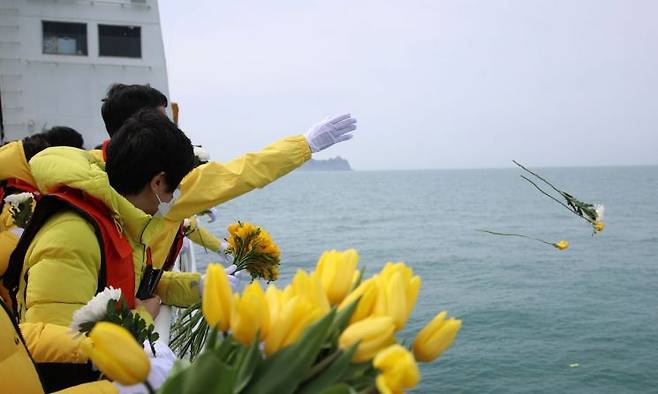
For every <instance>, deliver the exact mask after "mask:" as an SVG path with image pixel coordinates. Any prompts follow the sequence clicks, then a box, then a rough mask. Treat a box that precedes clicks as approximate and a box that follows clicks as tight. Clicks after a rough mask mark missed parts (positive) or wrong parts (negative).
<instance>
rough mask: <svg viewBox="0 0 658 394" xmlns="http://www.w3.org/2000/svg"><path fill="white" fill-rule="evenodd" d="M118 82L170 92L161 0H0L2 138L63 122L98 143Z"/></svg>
mask: <svg viewBox="0 0 658 394" xmlns="http://www.w3.org/2000/svg"><path fill="white" fill-rule="evenodd" d="M116 82H121V83H135V84H145V83H148V84H150V85H151V86H153V87H154V88H156V89H158V90H160V91H161V92H163V93H164V94H165V95H167V96H168V95H169V88H168V84H167V68H166V62H165V54H164V45H163V42H162V32H161V29H160V15H159V10H158V3H157V1H156V0H67V1H57V0H0V143H3V142H5V141H10V140H15V139H20V138H23V137H26V136H28V135H31V134H34V133H38V132H40V131H41V130H42V129H43V128H46V127H51V126H55V125H61V126H68V127H72V128H74V129H76V130H77V131H78V132H80V133H81V134H82V135H83V137H84V139H85V145H86V146H87V147H88V148H91V147H94V146H95V145H97V144H99V143H101V142H102V141H103V140H105V139H106V138H107V134H106V132H105V127H104V125H103V121H102V118H101V116H100V106H101V99H102V98H103V97H104V96H105V93H106V91H107V89H108V87H109V86H110V84H112V83H116Z"/></svg>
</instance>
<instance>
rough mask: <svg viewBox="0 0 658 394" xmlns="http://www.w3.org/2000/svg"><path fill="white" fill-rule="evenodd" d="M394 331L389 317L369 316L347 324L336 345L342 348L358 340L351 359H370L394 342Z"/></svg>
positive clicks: (360, 360)
mask: <svg viewBox="0 0 658 394" xmlns="http://www.w3.org/2000/svg"><path fill="white" fill-rule="evenodd" d="M394 331H395V325H394V324H393V319H391V317H389V316H379V317H369V318H367V319H364V320H361V321H359V322H356V323H354V324H351V325H349V326H348V327H347V328H346V329H345V331H343V333H342V334H341V335H340V337H339V338H338V346H339V347H340V348H341V349H343V350H344V349H347V348H349V347H350V346H352V345H354V344H355V343H357V342H359V345H358V347H357V350H356V353H354V357H352V361H353V362H355V363H361V362H364V361H368V360H371V359H372V358H373V357H374V356H375V355H376V354H377V353H378V352H379V351H380V350H382V349H383V348H385V347H387V346H389V345H391V344H393V343H395V339H394V338H393V332H394Z"/></svg>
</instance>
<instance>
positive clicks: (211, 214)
mask: <svg viewBox="0 0 658 394" xmlns="http://www.w3.org/2000/svg"><path fill="white" fill-rule="evenodd" d="M206 215H208V223H213V222H214V221H215V220H217V208H214V207H213V208H210V209H209V210H208V212H206Z"/></svg>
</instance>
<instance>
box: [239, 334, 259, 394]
mask: <svg viewBox="0 0 658 394" xmlns="http://www.w3.org/2000/svg"><path fill="white" fill-rule="evenodd" d="M259 338H260V332H259V333H258V334H257V335H256V336H255V337H254V340H253V342H252V344H251V346H250V347H249V350H247V351H246V352H243V353H242V358H241V360H240V362H239V363H238V376H237V379H236V385H235V391H234V392H235V393H239V392H241V391H242V389H244V388H245V387H246V386H247V384H249V381H250V380H251V377H252V376H253V374H254V371H255V370H256V367H257V366H258V364H259V363H260V362H261V360H262V357H261V354H260V341H259Z"/></svg>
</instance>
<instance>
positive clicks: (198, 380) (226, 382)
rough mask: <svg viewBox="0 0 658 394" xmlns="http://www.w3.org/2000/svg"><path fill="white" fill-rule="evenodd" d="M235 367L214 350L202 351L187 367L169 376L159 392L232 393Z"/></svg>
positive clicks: (171, 393)
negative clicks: (223, 360) (218, 355)
mask: <svg viewBox="0 0 658 394" xmlns="http://www.w3.org/2000/svg"><path fill="white" fill-rule="evenodd" d="M236 376H237V369H236V368H235V367H231V366H229V365H227V364H225V363H224V362H222V361H221V360H220V359H219V357H217V355H216V354H215V353H214V352H203V353H202V354H201V355H200V356H199V357H198V358H197V360H196V361H195V362H194V363H193V364H192V365H190V366H189V367H188V368H186V369H184V370H182V371H181V372H179V373H177V374H175V375H173V376H171V377H170V378H169V379H167V381H166V382H165V384H164V385H163V386H162V387H161V388H160V390H158V393H160V394H178V393H186V394H197V393H198V394H206V393H217V394H233V392H234V387H235V380H236Z"/></svg>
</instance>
